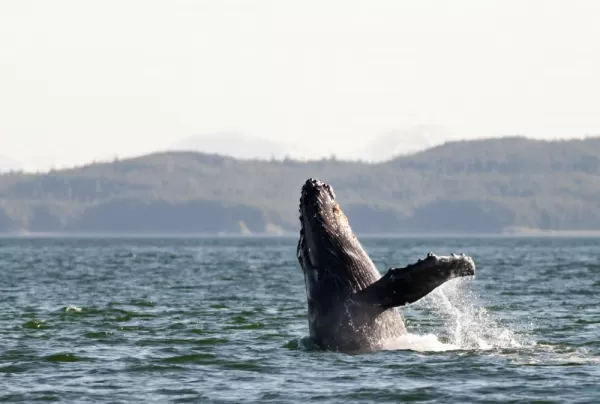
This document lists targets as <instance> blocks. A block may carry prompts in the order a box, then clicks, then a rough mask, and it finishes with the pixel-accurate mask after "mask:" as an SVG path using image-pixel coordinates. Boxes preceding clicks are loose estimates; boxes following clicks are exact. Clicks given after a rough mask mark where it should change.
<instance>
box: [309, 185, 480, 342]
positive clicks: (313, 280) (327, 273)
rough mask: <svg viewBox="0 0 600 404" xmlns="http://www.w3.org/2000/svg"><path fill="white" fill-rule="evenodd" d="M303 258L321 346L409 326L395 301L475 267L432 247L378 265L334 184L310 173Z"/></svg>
mask: <svg viewBox="0 0 600 404" xmlns="http://www.w3.org/2000/svg"><path fill="white" fill-rule="evenodd" d="M300 222H301V223H302V227H301V230H300V239H299V240H298V250H297V255H298V262H299V263H300V266H301V267H302V270H303V272H304V280H305V284H306V296H307V300H308V324H309V329H310V336H311V339H312V340H313V341H314V342H315V343H316V344H317V345H318V346H320V347H321V348H323V349H328V350H336V351H341V352H364V351H372V350H377V349H380V348H382V347H383V344H384V343H385V341H386V340H389V339H390V338H394V337H398V336H401V335H402V334H404V333H405V332H406V328H405V326H404V321H403V319H402V316H401V314H400V312H399V311H398V310H395V309H394V307H400V306H404V305H407V304H410V303H413V302H416V301H417V300H419V299H421V298H422V297H424V296H425V295H427V294H428V293H430V292H431V291H433V290H434V289H435V288H437V287H438V286H440V285H442V284H443V283H444V282H446V281H448V280H450V279H453V278H456V277H461V276H471V275H474V274H475V264H474V262H473V260H472V259H471V258H470V257H468V256H465V255H462V254H461V255H454V254H452V255H451V256H447V257H438V256H436V255H434V254H432V253H429V254H428V255H427V257H426V258H425V259H423V260H419V261H418V262H416V263H414V264H412V265H408V266H406V267H404V268H391V269H389V270H388V272H387V274H385V275H384V276H383V277H382V276H381V275H380V273H379V272H378V271H377V268H376V267H375V265H374V264H373V261H371V259H370V258H369V256H368V254H367V253H366V252H365V250H364V249H363V247H362V246H361V244H360V242H359V241H358V239H357V238H356V236H355V234H354V232H353V231H352V229H351V228H350V224H349V223H348V219H347V218H346V216H345V215H344V213H343V212H342V210H341V208H340V205H339V204H338V203H337V201H336V199H335V194H334V192H333V188H332V187H331V186H330V185H328V184H325V183H323V182H321V181H319V180H316V179H312V178H311V179H308V180H307V181H306V183H305V184H304V186H303V187H302V195H301V197H300Z"/></svg>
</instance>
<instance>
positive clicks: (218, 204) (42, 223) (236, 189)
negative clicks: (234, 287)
mask: <svg viewBox="0 0 600 404" xmlns="http://www.w3.org/2000/svg"><path fill="white" fill-rule="evenodd" d="M308 177H317V178H320V179H322V180H324V181H327V182H330V183H331V184H332V185H333V186H334V188H335V192H336V195H337V196H338V198H339V200H340V203H341V206H342V208H343V209H344V212H345V213H346V215H347V216H348V218H349V219H350V221H351V224H352V226H353V228H354V229H355V231H357V232H359V233H398V232H434V233H441V232H450V233H456V232H462V233H465V232H472V233H499V232H505V231H512V230H513V229H541V230H544V231H554V230H561V231H588V230H600V203H598V201H600V138H589V139H584V140H569V141H538V140H531V139H525V138H519V137H513V138H502V139H486V140H476V141H460V142H449V143H445V144H443V145H439V146H435V147H433V148H430V149H427V150H425V151H422V152H419V153H416V154H412V155H407V156H400V157H396V158H394V159H392V160H389V161H386V162H384V163H374V164H367V163H364V162H349V161H340V160H335V159H323V160H319V161H306V162H300V161H294V160H285V161H259V160H239V159H235V158H232V157H223V156H219V155H216V154H206V153H197V152H164V153H155V154H151V155H147V156H143V157H138V158H133V159H123V160H117V161H114V162H112V163H98V164H90V165H88V166H84V167H80V168H76V169H69V170H57V171H54V172H50V173H47V174H22V173H11V174H3V175H0V231H3V232H20V231H31V232H116V233H165V232H169V233H181V232H188V233H191V232H196V233H211V234H216V233H220V232H225V233H248V232H251V233H264V232H271V233H277V234H279V233H281V232H297V231H298V225H299V224H298V198H299V193H300V187H301V186H302V184H303V183H304V181H305V180H306V178H308Z"/></svg>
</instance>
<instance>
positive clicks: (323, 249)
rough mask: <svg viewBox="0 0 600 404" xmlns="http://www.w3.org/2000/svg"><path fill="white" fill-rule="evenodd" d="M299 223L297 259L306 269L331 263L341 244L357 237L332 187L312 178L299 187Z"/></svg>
mask: <svg viewBox="0 0 600 404" xmlns="http://www.w3.org/2000/svg"><path fill="white" fill-rule="evenodd" d="M300 223H301V228H300V239H299V241H298V261H299V262H300V265H301V266H302V268H303V269H305V270H306V266H307V265H310V266H311V267H313V268H316V267H324V266H327V265H331V262H332V258H335V257H336V256H337V255H339V252H340V249H341V248H343V247H344V243H348V242H353V241H354V239H356V237H355V236H354V233H353V232H352V230H351V229H350V225H349V223H348V219H347V217H346V215H345V214H344V212H343V211H342V208H341V207H340V205H339V203H338V202H337V201H336V197H335V192H334V191H333V188H332V187H331V186H330V185H329V184H326V183H324V182H322V181H320V180H317V179H314V178H309V179H308V180H307V181H306V183H305V184H304V186H303V187H302V194H301V196H300ZM345 247H349V246H345Z"/></svg>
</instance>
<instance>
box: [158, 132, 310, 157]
mask: <svg viewBox="0 0 600 404" xmlns="http://www.w3.org/2000/svg"><path fill="white" fill-rule="evenodd" d="M169 150H173V151H196V152H201V153H207V154H219V155H222V156H231V157H234V158H237V159H245V160H248V159H260V160H270V159H272V158H274V159H277V160H282V159H284V158H286V157H289V158H297V159H303V158H305V157H306V156H307V153H306V152H303V151H302V149H301V148H300V147H298V146H288V145H284V144H283V143H279V142H275V141H272V140H267V139H262V138H259V137H254V136H248V135H244V134H242V133H234V132H223V133H214V134H205V135H196V136H191V137H188V138H185V139H182V140H179V141H177V142H175V143H173V144H172V145H171V146H170V147H169Z"/></svg>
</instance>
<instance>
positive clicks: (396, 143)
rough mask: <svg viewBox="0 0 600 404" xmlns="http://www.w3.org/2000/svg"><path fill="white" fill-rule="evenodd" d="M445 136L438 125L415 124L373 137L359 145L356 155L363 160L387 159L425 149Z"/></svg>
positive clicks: (446, 136) (446, 135)
mask: <svg viewBox="0 0 600 404" xmlns="http://www.w3.org/2000/svg"><path fill="white" fill-rule="evenodd" d="M445 138H448V134H447V133H446V132H445V130H444V129H443V128H441V127H439V126H433V125H420V126H415V127H412V128H410V129H407V130H396V131H392V132H388V133H384V134H383V135H380V136H377V137H375V139H373V140H372V141H371V142H369V143H368V144H367V145H366V146H364V147H361V149H360V151H357V152H356V156H357V158H358V159H360V160H364V161H371V162H376V161H387V160H391V159H392V158H394V157H398V156H403V155H407V154H413V153H416V152H420V151H423V150H426V149H428V148H430V147H432V146H434V145H436V144H439V143H440V139H445Z"/></svg>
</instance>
